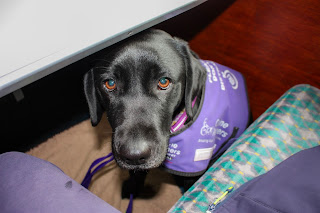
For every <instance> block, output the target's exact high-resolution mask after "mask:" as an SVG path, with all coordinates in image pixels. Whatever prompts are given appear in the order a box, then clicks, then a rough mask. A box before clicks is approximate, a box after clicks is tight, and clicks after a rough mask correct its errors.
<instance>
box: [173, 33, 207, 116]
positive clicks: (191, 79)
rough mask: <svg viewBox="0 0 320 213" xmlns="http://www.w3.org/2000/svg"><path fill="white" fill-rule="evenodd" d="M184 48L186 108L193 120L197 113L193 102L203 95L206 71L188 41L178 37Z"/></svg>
mask: <svg viewBox="0 0 320 213" xmlns="http://www.w3.org/2000/svg"><path fill="white" fill-rule="evenodd" d="M175 39H176V40H178V42H179V43H180V45H182V46H180V47H181V48H182V52H183V55H184V62H185V75H186V78H185V79H186V85H185V109H186V113H187V116H188V119H189V120H192V119H193V117H194V115H195V113H196V112H194V111H193V110H192V102H193V100H194V99H195V97H197V98H201V97H199V96H200V95H201V92H202V89H203V88H204V86H205V81H206V71H205V68H204V67H203V66H202V65H201V63H200V61H199V57H198V55H197V54H196V53H194V52H193V51H192V50H191V49H190V48H189V45H188V43H187V42H185V41H183V40H181V39H177V38H175Z"/></svg>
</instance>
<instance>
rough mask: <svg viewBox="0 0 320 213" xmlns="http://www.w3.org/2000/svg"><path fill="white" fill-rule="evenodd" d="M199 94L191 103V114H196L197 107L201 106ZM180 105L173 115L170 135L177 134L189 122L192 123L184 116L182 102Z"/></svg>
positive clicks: (184, 111) (200, 95)
mask: <svg viewBox="0 0 320 213" xmlns="http://www.w3.org/2000/svg"><path fill="white" fill-rule="evenodd" d="M201 93H202V92H200V93H199V94H198V96H196V97H195V98H194V100H193V102H192V110H193V112H194V113H193V114H198V110H200V109H199V107H200V105H201V100H202V98H203V97H202V94H201ZM182 103H183V104H180V106H179V107H178V108H177V110H176V111H175V113H174V117H173V122H172V125H171V128H170V132H171V133H174V132H177V131H178V130H180V129H181V128H182V127H184V126H185V125H187V124H188V123H189V122H190V121H192V119H190V118H188V116H187V114H186V110H185V104H184V101H182Z"/></svg>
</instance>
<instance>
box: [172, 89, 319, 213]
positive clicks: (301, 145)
mask: <svg viewBox="0 0 320 213" xmlns="http://www.w3.org/2000/svg"><path fill="white" fill-rule="evenodd" d="M319 122H320V90H319V89H317V88H315V87H312V86H310V85H297V86H295V87H293V88H291V89H290V90H289V91H287V92H286V93H285V94H284V95H283V96H282V97H281V98H280V99H279V100H278V101H276V102H275V103H274V104H273V105H272V106H271V107H270V108H269V109H268V110H267V111H266V112H265V113H263V114H262V115H261V116H260V117H259V118H258V119H257V120H256V121H255V122H254V123H253V124H252V125H251V126H250V127H249V128H248V129H247V130H246V131H245V132H244V133H243V134H242V135H241V136H240V138H239V139H238V140H237V141H236V142H235V143H234V144H233V145H232V146H231V147H230V148H229V149H228V150H227V151H226V152H225V153H224V154H223V155H222V156H221V157H220V158H219V159H218V160H217V161H216V162H215V163H214V164H213V165H212V167H210V168H209V170H208V171H207V172H206V173H205V174H204V175H203V176H202V177H201V178H200V179H199V180H198V181H197V182H196V183H195V184H194V185H193V186H192V187H191V188H190V189H189V190H188V191H187V192H186V193H185V194H184V195H183V196H182V197H181V199H180V200H179V201H178V202H177V203H176V204H175V205H174V206H173V207H172V208H171V209H170V211H169V212H205V211H206V210H207V208H208V206H209V204H210V203H212V202H213V201H214V200H215V199H216V198H218V197H220V196H221V195H222V193H223V192H225V191H226V190H227V188H228V187H230V186H234V188H235V189H237V188H239V186H241V185H242V184H244V183H245V182H247V181H249V180H251V179H253V178H255V177H257V176H259V175H261V174H264V173H266V172H267V171H268V170H270V169H272V168H273V167H275V166H276V165H278V164H279V163H280V162H282V161H283V160H285V159H287V158H288V157H289V156H291V155H293V154H295V153H297V152H299V151H301V150H303V149H307V148H311V147H314V146H317V145H319V144H320V123H319Z"/></svg>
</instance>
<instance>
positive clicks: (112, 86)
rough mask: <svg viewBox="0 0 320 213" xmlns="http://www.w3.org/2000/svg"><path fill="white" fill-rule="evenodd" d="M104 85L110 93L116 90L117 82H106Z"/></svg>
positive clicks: (109, 80) (111, 80)
mask: <svg viewBox="0 0 320 213" xmlns="http://www.w3.org/2000/svg"><path fill="white" fill-rule="evenodd" d="M104 84H105V86H106V88H107V89H108V90H109V91H112V90H114V89H115V88H116V82H115V81H114V80H113V79H108V80H106V81H105V83H104Z"/></svg>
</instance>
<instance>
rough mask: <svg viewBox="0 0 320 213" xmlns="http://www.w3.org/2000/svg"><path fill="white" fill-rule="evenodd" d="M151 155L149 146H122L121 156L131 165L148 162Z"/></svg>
mask: <svg viewBox="0 0 320 213" xmlns="http://www.w3.org/2000/svg"><path fill="white" fill-rule="evenodd" d="M150 155H151V149H150V148H149V147H148V146H142V147H135V148H133V149H132V148H131V149H128V148H127V147H125V146H121V147H120V158H121V159H122V160H123V161H124V162H126V163H127V164H129V165H141V164H144V163H146V162H147V160H148V159H149V157H150Z"/></svg>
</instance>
